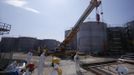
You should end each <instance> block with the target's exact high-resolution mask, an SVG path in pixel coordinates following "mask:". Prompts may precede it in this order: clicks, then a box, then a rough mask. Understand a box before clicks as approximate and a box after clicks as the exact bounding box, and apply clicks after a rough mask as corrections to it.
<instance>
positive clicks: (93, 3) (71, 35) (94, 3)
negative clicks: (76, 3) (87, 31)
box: [58, 0, 101, 50]
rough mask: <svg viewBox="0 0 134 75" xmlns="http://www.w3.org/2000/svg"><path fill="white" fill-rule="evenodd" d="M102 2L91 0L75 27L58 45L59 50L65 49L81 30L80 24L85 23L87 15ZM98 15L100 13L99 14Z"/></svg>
mask: <svg viewBox="0 0 134 75" xmlns="http://www.w3.org/2000/svg"><path fill="white" fill-rule="evenodd" d="M100 4H101V1H100V0H91V1H90V4H89V5H88V7H87V8H86V10H85V11H84V13H83V14H82V15H81V17H80V18H79V20H78V21H77V22H76V24H75V25H74V27H73V28H72V29H71V31H70V32H69V33H68V35H67V37H66V38H65V39H64V40H63V42H62V43H60V45H59V46H58V49H59V50H63V49H65V47H66V45H67V44H69V43H70V42H71V41H72V40H73V38H74V37H75V36H76V34H77V32H78V31H79V27H80V25H81V24H82V23H83V21H84V20H85V19H86V18H87V16H88V15H89V14H90V13H91V12H92V10H93V9H94V8H96V9H97V7H98V6H99V5H100ZM97 15H98V14H97Z"/></svg>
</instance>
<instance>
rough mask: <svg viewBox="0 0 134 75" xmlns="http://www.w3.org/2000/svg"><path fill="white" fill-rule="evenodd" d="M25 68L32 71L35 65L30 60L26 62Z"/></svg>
mask: <svg viewBox="0 0 134 75" xmlns="http://www.w3.org/2000/svg"><path fill="white" fill-rule="evenodd" d="M26 68H28V69H29V72H31V73H32V72H33V71H34V69H35V65H34V64H33V63H32V62H30V63H29V64H27V66H26Z"/></svg>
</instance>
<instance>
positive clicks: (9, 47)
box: [0, 37, 17, 52]
mask: <svg viewBox="0 0 134 75" xmlns="http://www.w3.org/2000/svg"><path fill="white" fill-rule="evenodd" d="M16 43H17V40H16V38H13V37H3V38H2V40H1V47H0V50H1V51H3V52H10V51H14V50H15V49H16V45H15V44H16Z"/></svg>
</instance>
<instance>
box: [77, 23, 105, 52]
mask: <svg viewBox="0 0 134 75" xmlns="http://www.w3.org/2000/svg"><path fill="white" fill-rule="evenodd" d="M106 28H107V25H106V24H105V23H103V22H100V23H97V22H84V23H83V24H82V25H81V26H80V30H79V32H78V33H77V49H78V50H79V51H80V52H85V53H90V54H97V53H100V52H103V51H104V50H106V44H107V35H106Z"/></svg>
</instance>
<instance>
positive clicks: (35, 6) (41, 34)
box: [0, 0, 134, 41]
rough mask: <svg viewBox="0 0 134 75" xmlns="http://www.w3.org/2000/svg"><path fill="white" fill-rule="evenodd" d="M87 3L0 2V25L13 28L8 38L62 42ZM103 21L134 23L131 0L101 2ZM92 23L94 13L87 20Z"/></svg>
mask: <svg viewBox="0 0 134 75" xmlns="http://www.w3.org/2000/svg"><path fill="white" fill-rule="evenodd" d="M89 3H90V0H0V22H4V23H8V24H11V25H12V28H11V31H10V34H6V35H2V36H1V37H3V36H10V37H21V36H25V37H34V38H38V39H56V40H58V41H63V39H64V32H65V30H67V29H70V28H71V27H73V26H74V25H75V23H76V22H77V20H78V19H79V17H80V16H81V15H82V13H83V12H84V10H85V9H86V8H87V6H88V5H89ZM100 11H103V13H104V14H103V21H104V22H106V23H107V24H109V25H110V26H121V25H123V24H125V23H126V22H128V21H131V20H134V0H102V5H101V7H100ZM94 19H95V10H94V11H93V12H92V13H91V14H90V15H89V16H88V18H87V19H86V20H88V21H91V20H94Z"/></svg>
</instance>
